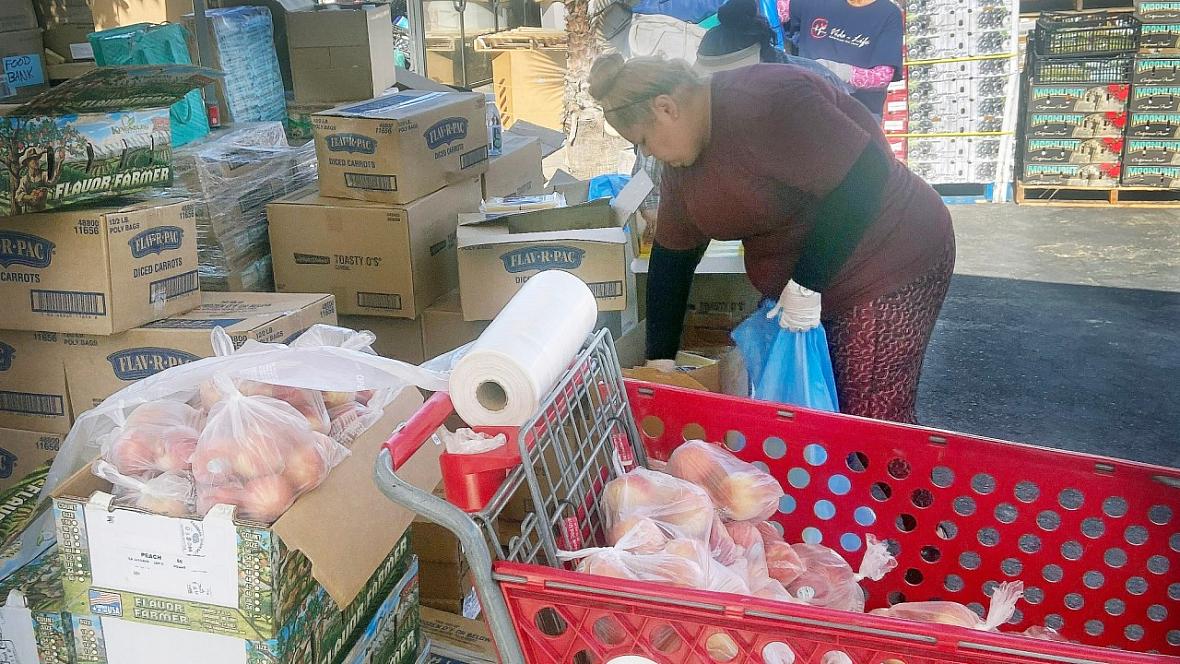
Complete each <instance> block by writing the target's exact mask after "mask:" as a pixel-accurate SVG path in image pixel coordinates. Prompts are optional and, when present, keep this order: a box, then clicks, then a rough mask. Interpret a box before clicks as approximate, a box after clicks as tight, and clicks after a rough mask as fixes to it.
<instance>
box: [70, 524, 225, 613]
mask: <svg viewBox="0 0 1180 664" xmlns="http://www.w3.org/2000/svg"><path fill="white" fill-rule="evenodd" d="M85 519H86V529H87V531H88V533H89V546H88V548H89V550H90V567H91V573H92V578H93V584H94V585H95V586H97V587H100V588H113V589H118V590H123V591H128V592H133V593H140V594H144V595H152V596H155V597H167V598H170V599H177V600H184V601H193V602H202V603H205V604H215V605H218V606H226V607H237V606H238V574H237V562H238V559H237V554H238V549H237V532H236V529H235V528H234V524H233V522H232V521H230V520H228V519H221V518H210V519H205V520H203V521H197V520H192V519H175V518H171V517H166V516H158V515H155V514H143V513H140V512H133V511H129V510H121V509H116V510H113V511H108V509H107V508H106V507H104V506H101V505H96V504H89V503H88V504H87V505H86V507H85ZM91 604H92V606H91V609H92V612H94V613H97V611H94V609H95V606H94V602H93V601H92V602H91ZM120 608H121V607H118V606H110V607H105V608H104V610H107V611H109V612H110V614H111V615H121V612H120V611H119V609H120Z"/></svg>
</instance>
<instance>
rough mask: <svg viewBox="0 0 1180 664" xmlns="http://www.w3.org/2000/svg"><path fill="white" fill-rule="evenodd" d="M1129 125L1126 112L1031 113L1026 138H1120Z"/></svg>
mask: <svg viewBox="0 0 1180 664" xmlns="http://www.w3.org/2000/svg"><path fill="white" fill-rule="evenodd" d="M1126 126H1127V114H1126V113H1031V114H1029V116H1028V123H1027V124H1026V125H1025V130H1024V135H1025V137H1026V138H1099V137H1107V136H1109V137H1113V138H1118V137H1120V136H1122V135H1123V130H1124V129H1125V128H1126Z"/></svg>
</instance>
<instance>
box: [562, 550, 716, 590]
mask: <svg viewBox="0 0 1180 664" xmlns="http://www.w3.org/2000/svg"><path fill="white" fill-rule="evenodd" d="M580 553H587V555H585V557H583V558H582V561H581V562H580V563H578V567H577V571H579V572H584V573H586V574H595V575H598V576H609V577H613V578H616V579H629V580H632V581H656V582H659V583H667V584H670V585H673V586H680V587H683V588H700V587H702V586H703V585H704V583H705V581H704V579H705V576H704V571H703V570H702V569H701V566H700V565H699V564H698V563H697V562H696V561H695V560H692V559H689V558H685V557H684V556H679V555H674V554H670V553H653V554H638V553H631V552H630V551H624V550H622V549H618V548H613V547H607V548H602V549H591V550H589V552H580Z"/></svg>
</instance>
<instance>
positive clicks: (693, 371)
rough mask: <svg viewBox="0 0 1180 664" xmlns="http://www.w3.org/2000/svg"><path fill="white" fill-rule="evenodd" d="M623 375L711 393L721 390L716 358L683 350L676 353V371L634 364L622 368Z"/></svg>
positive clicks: (719, 368)
mask: <svg viewBox="0 0 1180 664" xmlns="http://www.w3.org/2000/svg"><path fill="white" fill-rule="evenodd" d="M623 376H625V377H627V378H634V379H636V380H645V381H647V382H649V383H659V384H661V385H673V386H676V387H684V388H688V389H692V390H701V391H706V392H713V393H720V392H721V366H720V365H719V364H718V362H717V360H713V359H710V358H707V357H702V356H700V355H697V354H695V353H688V352H685V351H680V352H678V353H676V371H674V372H665V371H660V370H658V369H651V368H647V367H644V366H635V367H634V368H632V369H623Z"/></svg>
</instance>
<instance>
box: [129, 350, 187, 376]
mask: <svg viewBox="0 0 1180 664" xmlns="http://www.w3.org/2000/svg"><path fill="white" fill-rule="evenodd" d="M199 359H201V358H199V357H197V356H196V355H193V354H192V353H186V352H184V351H179V350H174V349H171V348H128V349H127V350H121V351H119V352H117V353H111V354H110V355H108V356H107V362H110V363H111V371H113V372H114V373H115V377H116V378H118V379H119V380H141V379H144V378H147V377H148V376H151V375H154V374H157V373H159V372H161V371H163V370H165V369H170V368H172V367H175V366H179V365H181V364H188V363H189V362H193V361H195V360H199Z"/></svg>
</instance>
